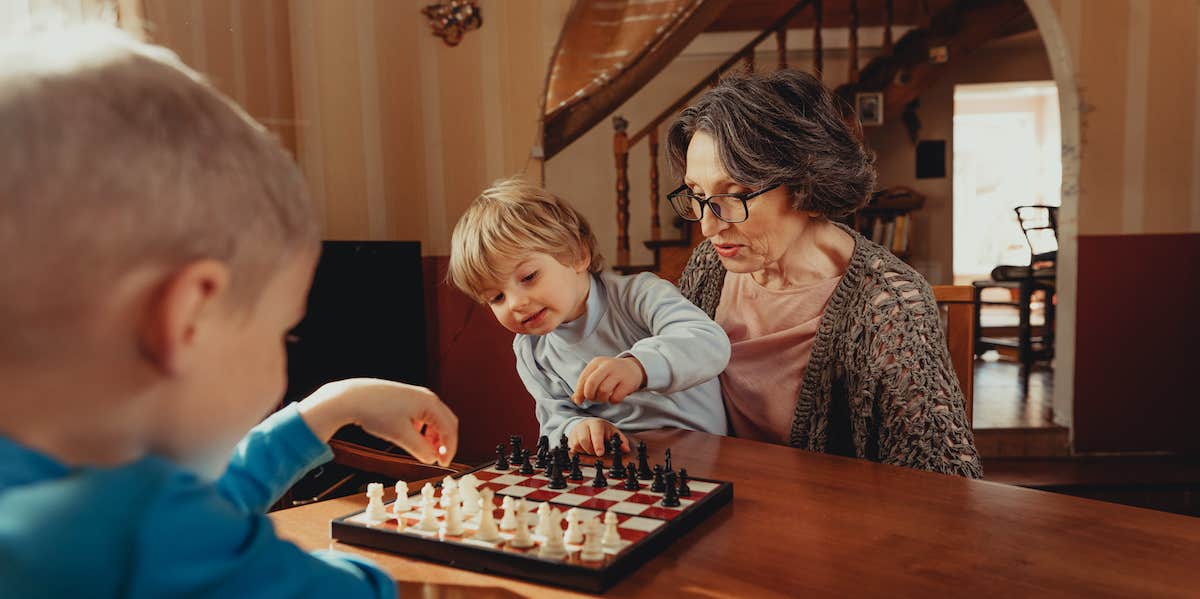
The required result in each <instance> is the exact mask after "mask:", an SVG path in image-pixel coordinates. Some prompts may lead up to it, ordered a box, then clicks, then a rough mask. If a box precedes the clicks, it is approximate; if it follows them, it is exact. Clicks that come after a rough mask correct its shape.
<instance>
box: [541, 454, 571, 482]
mask: <svg viewBox="0 0 1200 599" xmlns="http://www.w3.org/2000/svg"><path fill="white" fill-rule="evenodd" d="M561 459H562V454H561V453H559V454H556V455H555V458H554V462H555V463H554V464H552V465H551V466H552V467H551V468H550V484H548V485H546V486H548V487H550V488H551V489H565V488H567V481H566V480H565V479H563V473H562V468H561V464H560V463H559V460H561Z"/></svg>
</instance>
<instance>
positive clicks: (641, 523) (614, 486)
mask: <svg viewBox="0 0 1200 599" xmlns="http://www.w3.org/2000/svg"><path fill="white" fill-rule="evenodd" d="M581 470H582V472H583V480H580V481H571V480H568V481H567V488H565V489H558V490H555V489H550V488H549V487H548V485H549V482H550V481H549V478H548V477H547V476H546V475H545V474H544V473H542V472H541V471H537V472H535V474H531V475H526V474H519V473H518V471H517V468H516V467H512V468H509V469H508V470H503V471H502V470H497V469H496V468H495V467H494V463H493V464H490V465H487V466H483V467H481V468H479V469H476V470H474V471H472V472H471V473H472V474H474V475H475V477H476V478H478V479H479V480H480V481H482V484H480V486H479V490H481V491H482V490H483V489H484V488H489V489H491V490H492V491H493V492H494V493H495V495H496V497H495V500H494V501H495V503H496V505H497V509H496V510H495V512H494V514H495V517H496V521H497V522H499V521H500V520H501V518H502V516H503V514H504V510H503V509H501V508H500V507H499V506H500V504H501V502H502V500H503V498H504V497H505V496H508V497H512V498H513V499H514V501H515V500H516V499H518V498H524V499H525V501H526V504H527V511H528V518H529V519H528V522H527V524H529V525H530V526H531V527H532V528H534V530H536V526H535V525H536V523H537V507H538V504H539V503H542V502H549V503H550V504H551V505H552V506H553V507H556V508H558V509H560V510H563V511H565V510H568V509H570V508H578V509H579V511H580V512H582V514H583V517H584V518H587V517H593V518H598V519H600V520H603V517H604V513H605V511H606V510H612V511H613V512H614V513H615V514H616V515H617V522H618V524H617V530H618V532H619V533H620V538H621V543H620V546H619V547H617V548H610V549H605V554H604V558H603V559H602V560H600V561H584V560H582V559H580V557H579V554H580V548H581V545H578V544H570V543H568V544H567V551H568V553H567V556H566V557H565V558H560V559H550V558H542V557H539V556H538V547H539V546H540V545H541V543H542V542H543V541H544V540H545V539H544V537H542V536H540V535H538V534H536V533H535V534H533V535H532V536H533V539H534V541H535V544H534V546H533V547H530V548H528V549H519V548H516V547H512V546H510V545H509V543H508V541H509V540H511V539H512V537H513V531H512V530H503V529H502V530H501V531H500V535H501V538H500V540H499V541H496V542H488V541H482V540H479V539H475V538H473V534H474V532H475V531H476V530H477V529H478V527H479V516H478V515H473V516H470V517H465V516H464V522H463V524H464V529H465V530H464V531H463V534H462V535H460V536H447V535H445V534H444V531H442V530H439V531H423V530H419V529H418V528H417V527H416V526H415V525H416V524H417V522H418V521H419V520H420V519H421V510H420V507H418V506H419V505H420V499H421V494H420V489H410V491H416V492H414V493H412V494H411V495H410V496H409V498H410V501H409V503H410V505H411V508H410V509H409V510H407V511H404V512H403V513H402V514H401V515H400V516H399V518H402V519H403V520H404V524H405V526H404V527H403V528H402V529H400V528H399V527H398V524H397V516H396V515H395V514H394V511H393V505H392V504H391V503H389V504H388V505H387V508H388V516H389V518H388V519H387V520H384V521H382V522H379V521H372V520H371V519H369V518H368V517H367V514H366V511H365V510H364V511H360V512H356V513H353V514H350V515H347V516H344V517H341V518H337V519H335V520H334V521H333V523H332V528H333V538H334V539H336V540H338V541H341V542H344V543H350V544H353V545H363V546H366V547H372V548H375V549H383V550H386V551H391V552H393V553H399V554H403V555H406V556H410V557H416V558H421V559H428V560H431V561H436V562H441V563H445V564H449V565H452V566H456V567H459V568H465V569H468V570H474V571H477V572H484V573H487V574H495V575H501V576H512V577H519V578H525V579H529V580H533V581H536V582H542V583H548V584H555V585H559V586H565V587H570V588H574V589H579V590H583V591H589V592H603V591H604V590H605V589H607V588H608V587H610V586H612V585H613V584H614V583H616V582H617V581H618V580H620V579H621V578H622V577H624V576H625V575H627V574H629V573H630V572H632V571H633V570H635V569H637V567H638V566H640V565H641V564H643V563H645V562H646V561H648V560H649V559H650V558H652V557H653V556H654V555H656V554H657V553H659V552H660V551H662V550H663V549H665V548H666V547H667V546H668V545H670V543H671V542H672V541H674V540H675V539H677V538H679V537H680V536H681V535H683V534H684V533H685V532H687V531H688V530H690V529H691V528H692V527H694V526H696V525H697V524H699V523H700V522H701V521H703V520H704V519H705V518H707V517H708V516H709V515H711V514H713V513H714V512H716V511H717V510H718V509H720V508H721V506H723V505H725V504H726V503H728V502H729V500H730V499H732V498H733V484H732V483H729V482H723V481H715V480H706V479H691V480H690V481H689V487H690V488H691V495H690V496H686V497H680V505H679V506H678V507H664V506H663V505H662V499H663V494H662V493H655V492H651V491H650V490H649V489H650V481H648V480H643V481H640V482H641V483H642V488H641V489H640V490H638V491H627V490H625V488H624V483H623V481H621V480H609V486H608V487H607V488H602V489H597V488H594V487H593V486H592V478H593V477H594V476H595V472H596V471H595V468H594V467H593V466H585V467H583V468H582V469H581ZM466 474H467V473H463V476H465V475H466ZM436 496H437V497H438V498H439V500H440V497H441V488H440V485H439V488H438V489H437V494H436ZM436 514H437V517H438V522H439V524H440V523H441V522H442V521H443V520H444V517H445V512H444V511H443V510H441V509H438V510H436ZM566 525H567V523H566V521H565V519H564V521H563V522H562V523H561V526H562V527H563V528H566Z"/></svg>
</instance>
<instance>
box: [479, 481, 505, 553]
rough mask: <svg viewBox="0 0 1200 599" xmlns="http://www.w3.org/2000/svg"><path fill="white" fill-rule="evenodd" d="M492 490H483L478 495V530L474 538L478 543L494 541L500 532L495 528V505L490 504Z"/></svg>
mask: <svg viewBox="0 0 1200 599" xmlns="http://www.w3.org/2000/svg"><path fill="white" fill-rule="evenodd" d="M492 495H493V494H492V490H491V489H484V490H483V491H480V493H479V512H480V514H479V530H478V531H476V532H475V538H476V539H479V540H480V541H496V540H498V539H499V538H500V530H499V529H498V528H497V527H496V504H495V503H493V502H492Z"/></svg>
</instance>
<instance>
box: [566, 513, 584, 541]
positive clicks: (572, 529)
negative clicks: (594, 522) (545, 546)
mask: <svg viewBox="0 0 1200 599" xmlns="http://www.w3.org/2000/svg"><path fill="white" fill-rule="evenodd" d="M582 516H583V515H582V514H580V513H579V508H571V509H569V510H567V536H566V538H564V539H563V542H565V543H569V544H571V545H578V544H580V543H582V542H583V528H582V527H581V526H579V524H580V522H581V521H582V520H583V517H582Z"/></svg>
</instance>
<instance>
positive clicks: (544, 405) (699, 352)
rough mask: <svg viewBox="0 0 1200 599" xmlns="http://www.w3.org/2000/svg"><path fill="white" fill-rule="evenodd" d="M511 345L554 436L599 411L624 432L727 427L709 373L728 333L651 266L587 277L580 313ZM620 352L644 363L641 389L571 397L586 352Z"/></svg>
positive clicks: (719, 361) (544, 430)
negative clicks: (601, 397) (611, 397)
mask: <svg viewBox="0 0 1200 599" xmlns="http://www.w3.org/2000/svg"><path fill="white" fill-rule="evenodd" d="M513 351H514V352H515V353H516V355H517V373H518V374H519V375H520V376H521V380H522V381H523V382H524V383H525V388H526V389H527V390H528V391H529V394H530V395H532V396H533V400H534V403H535V407H536V411H537V419H538V423H539V424H540V425H541V434H543V435H546V436H548V437H550V439H551V443H552V444H557V443H558V438H559V436H561V435H565V434H567V433H568V432H569V431H570V430H571V428H572V427H573V426H574V425H576V424H577V423H579V422H580V421H582V420H584V419H586V418H603V419H605V420H608V421H609V422H612V423H613V424H615V425H616V426H617V427H618V428H620V429H622V430H627V431H631V432H637V431H642V430H649V429H655V428H683V429H689V430H696V431H704V432H709V433H717V434H725V432H726V421H725V406H724V404H723V403H722V400H721V387H720V383H719V382H718V381H717V379H716V377H717V375H719V374H720V373H721V371H722V370H724V369H725V366H726V364H728V363H729V353H730V348H729V338H728V337H727V336H726V335H725V331H723V330H722V329H721V327H720V326H719V325H717V323H715V322H713V321H712V319H710V318H709V317H708V315H706V314H705V313H704V312H703V311H701V310H700V309H699V308H697V307H696V306H695V305H693V304H692V303H691V302H689V301H688V300H687V299H685V298H684V297H683V296H682V295H680V294H679V290H678V289H676V288H675V286H674V285H672V284H671V283H669V282H667V281H664V280H662V279H660V278H658V277H656V276H654V275H652V274H650V273H642V274H638V275H630V276H622V275H618V274H616V273H613V272H607V271H606V272H603V273H600V274H597V275H593V276H592V277H591V288H590V289H589V291H588V299H587V312H586V314H585V315H584V316H583V317H582V318H577V319H575V320H574V321H572V322H569V323H566V324H563V325H561V326H559V327H558V328H556V329H554V330H553V331H551V332H550V333H547V334H546V335H517V336H516V338H515V339H514V340H513ZM617 356H633V357H635V358H637V360H638V361H639V362H641V364H642V368H643V369H645V371H646V386H645V388H644V389H642V390H641V391H637V392H634V393H631V394H630V395H629V396H628V397H626V398H625V400H624V401H622V402H621V403H619V404H607V403H596V402H591V401H585V402H584V404H583V405H582V406H576V405H575V404H574V403H572V402H571V395H572V393H574V391H575V385H576V383H577V382H578V381H579V375H580V373H582V372H583V369H584V367H586V366H587V365H588V363H589V362H591V360H592V359H593V358H597V357H617Z"/></svg>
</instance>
